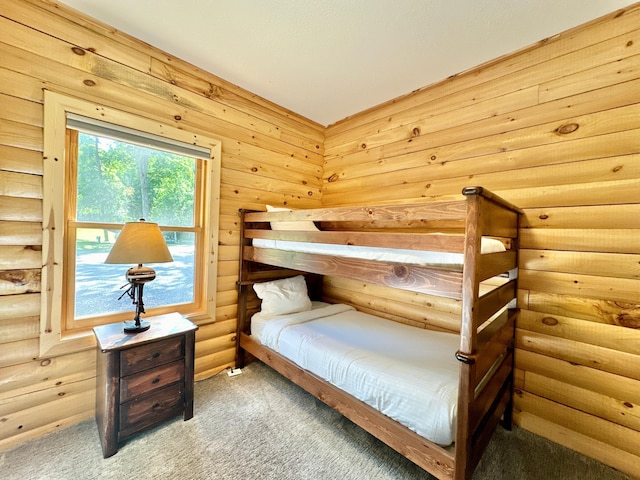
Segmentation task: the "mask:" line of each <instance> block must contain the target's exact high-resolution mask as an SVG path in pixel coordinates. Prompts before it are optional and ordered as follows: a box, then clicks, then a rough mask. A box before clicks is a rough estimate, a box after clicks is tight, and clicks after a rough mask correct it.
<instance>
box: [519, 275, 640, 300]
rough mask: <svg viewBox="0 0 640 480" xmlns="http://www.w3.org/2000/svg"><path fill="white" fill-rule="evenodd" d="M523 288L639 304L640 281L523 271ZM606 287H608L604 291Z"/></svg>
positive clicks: (521, 285)
mask: <svg viewBox="0 0 640 480" xmlns="http://www.w3.org/2000/svg"><path fill="white" fill-rule="evenodd" d="M519 275H520V280H519V281H520V284H519V286H520V288H525V289H529V290H537V291H543V292H544V291H548V292H553V293H559V294H566V295H571V296H577V297H589V298H597V299H602V300H613V301H620V302H623V303H640V289H638V280H636V279H628V278H611V277H597V276H595V275H574V274H569V273H555V272H538V271H535V270H521V271H520V274H519ZM603 285H606V288H603Z"/></svg>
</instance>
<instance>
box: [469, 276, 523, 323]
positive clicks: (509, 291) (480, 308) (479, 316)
mask: <svg viewBox="0 0 640 480" xmlns="http://www.w3.org/2000/svg"><path fill="white" fill-rule="evenodd" d="M515 297H516V280H515V279H514V280H511V281H509V282H507V283H505V284H503V285H501V286H499V287H498V288H496V289H494V290H491V291H490V292H489V293H486V294H484V295H483V296H482V297H480V298H479V299H478V305H477V313H476V317H475V321H476V323H475V325H474V326H475V328H478V327H479V326H480V325H482V324H483V323H484V322H485V321H487V320H488V319H489V318H491V317H492V316H493V315H494V314H495V313H497V312H498V311H499V310H500V309H501V308H503V307H505V306H506V305H507V304H508V303H509V302H510V301H511V300H513V299H514V298H515Z"/></svg>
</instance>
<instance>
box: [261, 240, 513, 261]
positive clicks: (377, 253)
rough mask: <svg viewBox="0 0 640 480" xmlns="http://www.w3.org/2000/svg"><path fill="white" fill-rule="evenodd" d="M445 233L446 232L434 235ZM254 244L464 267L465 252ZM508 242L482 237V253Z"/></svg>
mask: <svg viewBox="0 0 640 480" xmlns="http://www.w3.org/2000/svg"><path fill="white" fill-rule="evenodd" d="M434 235H445V234H434ZM253 246H254V247H257V248H272V249H276V250H283V251H289V252H298V253H312V254H318V255H330V256H335V257H346V258H357V259H361V260H374V261H378V262H390V263H404V264H411V265H422V266H429V267H442V268H462V265H463V263H464V255H463V254H462V253H449V252H432V251H423V250H409V249H401V248H381V247H362V246H357V245H337V244H327V243H308V242H292V241H287V240H270V239H263V238H254V239H253ZM505 250H506V248H505V246H504V244H503V243H502V242H501V241H500V240H497V239H495V238H488V237H483V238H482V244H481V253H495V252H504V251H505Z"/></svg>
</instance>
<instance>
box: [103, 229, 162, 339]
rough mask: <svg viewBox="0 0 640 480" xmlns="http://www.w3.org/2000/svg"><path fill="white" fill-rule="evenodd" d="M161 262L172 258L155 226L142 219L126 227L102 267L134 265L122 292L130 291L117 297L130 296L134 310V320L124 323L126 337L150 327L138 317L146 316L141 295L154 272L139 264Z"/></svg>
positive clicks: (154, 275) (127, 275) (128, 273)
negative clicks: (143, 314) (127, 334)
mask: <svg viewBox="0 0 640 480" xmlns="http://www.w3.org/2000/svg"><path fill="white" fill-rule="evenodd" d="M163 262H173V257H171V253H170V252H169V248H168V247H167V243H166V242H165V240H164V237H163V236H162V232H161V231H160V227H158V224H157V223H152V222H145V220H144V218H141V219H140V221H139V222H127V223H125V224H124V227H123V228H122V231H121V232H120V234H119V235H118V238H116V241H115V243H114V244H113V247H112V248H111V251H110V252H109V255H108V256H107V259H106V260H105V261H104V263H110V264H115V263H117V264H132V263H134V264H137V267H131V268H130V269H129V270H127V273H126V279H127V282H128V283H127V284H125V285H124V286H123V288H124V287H126V286H128V287H129V288H128V289H127V290H126V291H125V293H123V294H122V295H121V296H120V298H122V297H123V296H124V295H125V294H126V295H129V297H130V298H131V299H132V300H133V304H134V305H135V306H136V315H135V317H134V319H133V320H132V321H131V320H129V321H126V322H125V325H124V331H125V333H138V332H144V331H146V330H149V327H150V326H151V324H150V323H149V322H147V321H141V320H140V314H141V313H146V312H145V311H144V302H143V301H142V291H143V289H144V284H145V283H148V282H150V281H152V280H153V279H154V278H156V272H155V270H153V268H150V267H143V266H142V264H143V263H163ZM120 298H118V300H119V299H120Z"/></svg>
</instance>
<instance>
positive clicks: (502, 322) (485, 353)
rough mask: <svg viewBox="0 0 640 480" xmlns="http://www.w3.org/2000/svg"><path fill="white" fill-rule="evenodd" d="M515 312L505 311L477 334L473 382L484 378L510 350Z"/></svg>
mask: <svg viewBox="0 0 640 480" xmlns="http://www.w3.org/2000/svg"><path fill="white" fill-rule="evenodd" d="M515 317H516V313H515V312H508V311H505V312H504V313H503V314H502V315H500V316H499V317H498V318H497V319H495V320H494V321H493V322H492V323H491V324H490V325H489V326H487V327H486V328H485V329H483V330H482V332H480V333H479V334H478V346H477V353H476V355H475V361H476V368H475V382H476V384H477V383H478V382H480V381H482V379H483V378H484V376H485V375H486V374H487V372H488V371H489V370H490V369H491V368H492V366H493V365H494V364H495V363H496V361H497V360H498V358H500V356H501V355H505V354H506V352H507V350H508V349H509V348H512V343H513V337H514V333H515Z"/></svg>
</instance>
